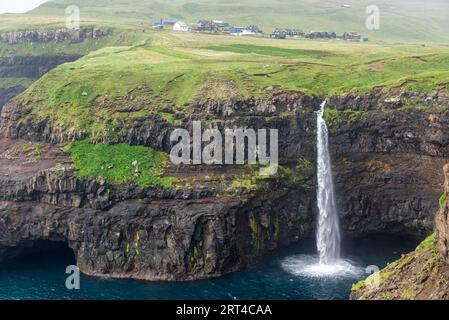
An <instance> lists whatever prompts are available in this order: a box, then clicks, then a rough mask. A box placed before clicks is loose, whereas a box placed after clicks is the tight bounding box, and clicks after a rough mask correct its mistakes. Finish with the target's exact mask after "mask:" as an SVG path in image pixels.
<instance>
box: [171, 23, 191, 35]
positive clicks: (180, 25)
mask: <svg viewBox="0 0 449 320" xmlns="http://www.w3.org/2000/svg"><path fill="white" fill-rule="evenodd" d="M173 31H183V32H186V31H189V26H188V25H187V24H186V23H184V22H182V21H177V22H176V23H175V24H174V25H173Z"/></svg>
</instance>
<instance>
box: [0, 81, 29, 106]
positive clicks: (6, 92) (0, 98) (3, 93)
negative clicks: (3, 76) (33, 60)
mask: <svg viewBox="0 0 449 320" xmlns="http://www.w3.org/2000/svg"><path fill="white" fill-rule="evenodd" d="M25 89H26V88H24V87H21V86H15V87H8V88H0V112H1V111H2V108H3V106H4V105H5V104H6V102H8V101H9V100H11V99H12V98H14V97H15V96H17V95H18V94H20V93H22V92H23V91H25Z"/></svg>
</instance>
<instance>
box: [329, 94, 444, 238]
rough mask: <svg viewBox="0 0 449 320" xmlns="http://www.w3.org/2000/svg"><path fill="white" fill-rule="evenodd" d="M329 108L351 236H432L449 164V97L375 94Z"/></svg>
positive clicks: (336, 166) (341, 203)
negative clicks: (448, 161)
mask: <svg viewBox="0 0 449 320" xmlns="http://www.w3.org/2000/svg"><path fill="white" fill-rule="evenodd" d="M329 104H330V107H334V108H335V111H333V112H329V114H328V122H329V123H330V125H331V137H330V142H331V152H332V156H333V159H334V161H333V163H334V171H335V173H336V177H335V182H336V189H337V194H338V195H339V203H338V205H339V209H340V212H341V213H342V218H343V223H344V224H345V225H347V226H348V227H347V229H348V230H347V231H348V234H369V233H374V232H378V231H379V230H383V231H386V232H391V233H400V234H409V235H414V236H418V235H419V236H421V237H425V236H427V235H428V234H429V233H430V232H432V230H433V228H434V213H435V212H436V211H437V209H438V198H439V196H440V194H441V189H442V184H443V181H444V177H443V174H442V172H441V168H442V167H443V165H444V164H445V163H446V161H447V159H448V157H449V130H447V128H448V125H449V120H448V119H449V118H448V116H449V113H448V111H447V109H446V108H447V105H449V98H448V95H447V93H445V92H444V91H442V92H434V93H431V94H418V93H402V92H397V91H394V90H393V91H391V92H389V93H388V94H385V93H383V92H381V91H374V92H371V93H369V94H366V95H364V96H348V97H343V98H333V99H331V100H330V102H329ZM443 106H446V107H443Z"/></svg>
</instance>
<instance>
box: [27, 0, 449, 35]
mask: <svg viewBox="0 0 449 320" xmlns="http://www.w3.org/2000/svg"><path fill="white" fill-rule="evenodd" d="M73 4H76V5H78V6H79V7H80V9H81V16H82V18H83V19H87V20H96V21H108V22H114V23H131V24H141V23H148V22H149V21H150V20H153V19H159V18H161V17H162V18H172V19H181V20H185V21H186V22H190V23H191V22H196V21H197V20H199V19H223V20H228V21H230V22H232V23H234V24H242V25H248V24H257V25H259V26H261V27H262V28H263V29H265V30H266V31H268V32H269V31H271V30H272V29H273V28H275V27H295V28H302V29H304V31H306V32H308V31H311V30H317V31H336V32H338V33H341V32H344V31H358V32H360V33H362V34H364V35H366V36H368V37H369V38H371V39H376V40H385V41H400V42H445V43H447V42H449V34H448V32H447V28H448V26H449V22H448V18H447V17H448V16H449V3H448V2H447V1H444V0H426V1H421V0H391V1H388V2H386V1H382V2H380V3H379V4H378V6H379V8H380V14H381V25H380V30H377V31H369V30H367V29H366V27H365V21H366V18H367V14H366V7H367V6H368V5H371V4H373V2H372V1H371V0H344V1H343V0H326V1H320V0H244V1H238V0H171V1H163V0H96V1H93V0H77V1H72V0H52V1H49V2H48V3H46V4H44V5H42V6H41V7H39V8H37V9H35V10H34V11H33V12H32V13H31V14H32V15H36V14H37V15H42V16H51V17H62V16H63V15H64V10H65V8H66V7H67V6H69V5H73ZM343 4H349V5H351V7H350V8H344V7H343V6H342V5H343Z"/></svg>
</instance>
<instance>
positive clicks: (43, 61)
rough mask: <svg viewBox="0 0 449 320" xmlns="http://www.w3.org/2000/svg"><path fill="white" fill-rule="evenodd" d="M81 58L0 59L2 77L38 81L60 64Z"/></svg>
mask: <svg viewBox="0 0 449 320" xmlns="http://www.w3.org/2000/svg"><path fill="white" fill-rule="evenodd" d="M79 58H80V56H79V55H62V56H14V57H3V58H0V77H1V78H31V79H38V78H40V77H42V76H43V75H44V74H45V73H47V72H48V71H50V70H51V69H53V68H55V67H57V66H59V65H60V64H63V63H66V62H72V61H75V60H77V59H79Z"/></svg>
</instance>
